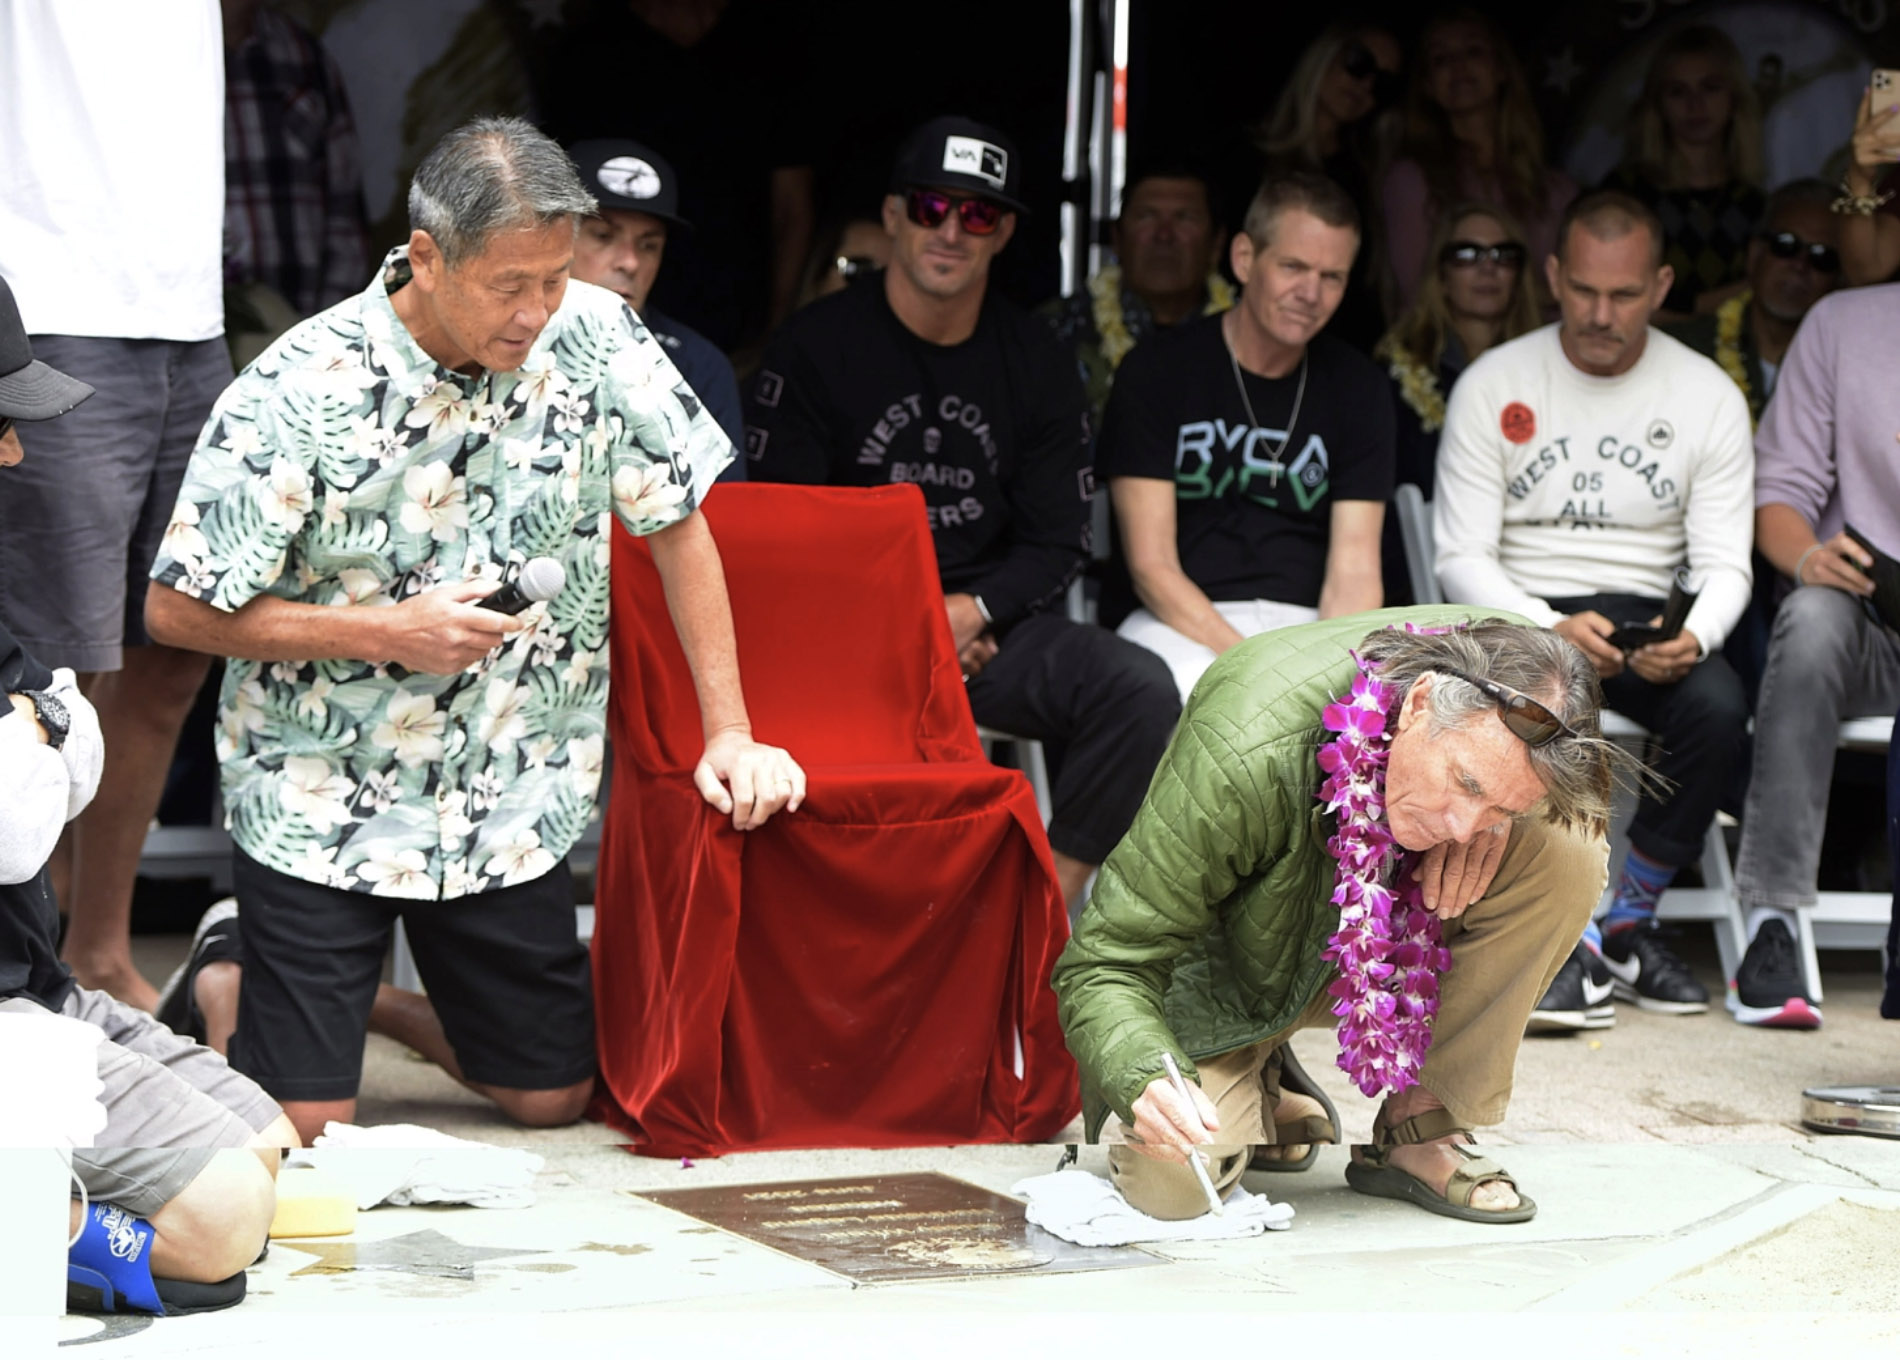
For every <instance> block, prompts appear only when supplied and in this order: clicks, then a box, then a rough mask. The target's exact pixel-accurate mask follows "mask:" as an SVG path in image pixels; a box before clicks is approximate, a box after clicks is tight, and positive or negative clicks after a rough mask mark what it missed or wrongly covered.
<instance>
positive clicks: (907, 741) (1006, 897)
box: [593, 484, 1079, 1157]
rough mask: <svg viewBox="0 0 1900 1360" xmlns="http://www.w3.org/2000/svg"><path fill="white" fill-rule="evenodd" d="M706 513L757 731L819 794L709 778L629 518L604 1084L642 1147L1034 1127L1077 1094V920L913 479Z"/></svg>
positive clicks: (1071, 1108)
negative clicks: (1001, 755) (986, 706)
mask: <svg viewBox="0 0 1900 1360" xmlns="http://www.w3.org/2000/svg"><path fill="white" fill-rule="evenodd" d="M706 517H707V520H708V521H709V523H710V524H711V526H712V529H713V533H714V535H715V537H716V538H717V540H718V544H719V550H720V553H721V555H722V557H723V558H724V561H725V569H726V580H727V584H728V589H729V590H730V593H731V597H732V614H733V623H734V627H735V629H736V631H737V634H738V643H739V663H740V667H741V670H742V672H743V675H744V678H745V691H746V704H747V707H748V709H749V711H750V713H751V717H752V724H753V731H754V734H755V735H756V736H757V737H758V738H759V739H760V740H761V741H767V742H771V743H773V744H775V745H780V746H784V747H786V748H787V749H789V750H790V751H791V752H792V754H793V755H794V756H795V757H796V758H797V759H798V761H799V763H800V764H801V765H802V766H803V767H804V769H805V771H806V774H807V775H808V777H809V781H810V782H809V789H808V793H807V797H806V801H805V805H804V806H803V807H802V808H801V809H800V810H799V811H798V812H797V813H796V814H793V815H789V816H788V815H785V814H781V815H779V816H778V817H775V818H774V819H773V820H772V821H771V822H769V823H768V824H767V825H766V826H765V827H763V828H761V829H760V830H758V831H753V832H750V833H740V832H737V831H734V830H733V829H732V825H731V822H730V819H729V818H727V817H723V816H721V815H720V814H719V813H718V812H716V811H714V810H713V808H712V807H711V806H709V805H708V804H707V803H706V802H705V801H704V799H702V798H701V797H700V795H699V792H698V790H696V789H695V788H694V787H693V782H692V770H693V766H694V764H695V763H696V762H697V761H698V759H699V755H700V752H701V749H702V747H703V738H702V735H701V730H700V719H699V708H698V703H697V701H696V699H695V697H694V692H693V686H692V677H691V674H690V673H689V671H688V669H687V666H686V661H685V658H684V656H683V654H682V653H681V650H680V645H679V641H678V638H677V636H676V635H675V633H674V631H673V624H672V621H671V618H670V617H669V615H668V613H667V610H666V605H665V600H664V598H663V596H662V593H661V588H660V582H659V576H658V573H657V572H656V571H655V569H654V566H653V559H652V555H651V553H650V552H649V550H648V547H647V545H646V544H645V543H644V542H642V541H640V540H638V539H635V538H633V537H632V536H631V535H629V534H627V533H625V532H624V531H622V532H617V533H616V534H615V536H614V544H613V554H614V557H613V573H612V577H613V592H614V600H613V629H612V642H611V646H612V656H613V686H612V700H611V704H610V709H609V726H610V732H611V737H612V750H613V784H612V790H611V796H610V798H609V799H608V811H607V820H606V826H605V828H604V835H603V839H602V844H601V850H600V868H599V880H598V883H597V890H596V905H597V908H598V910H597V915H596V919H595V927H594V945H593V951H594V986H595V1004H596V1007H597V1011H598V1017H599V1019H598V1023H599V1030H600V1063H601V1071H602V1073H603V1075H604V1077H605V1082H606V1088H607V1092H608V1096H609V1100H607V1101H603V1102H597V1105H600V1104H608V1105H610V1106H611V1108H609V1109H606V1110H604V1111H602V1113H604V1114H605V1116H606V1117H607V1118H608V1119H610V1120H612V1121H613V1122H615V1123H617V1124H620V1125H622V1126H623V1127H626V1128H629V1129H631V1130H632V1131H633V1132H634V1133H635V1134H636V1135H637V1136H638V1144H637V1150H638V1151H641V1152H644V1153H649V1154H651V1155H654V1156H667V1157H672V1156H680V1155H703V1154H712V1153H720V1152H727V1151H739V1150H743V1149H750V1148H785V1147H841V1146H842V1147H898V1146H907V1145H916V1144H933V1143H968V1142H1035V1141H1043V1140H1047V1139H1048V1138H1050V1137H1052V1136H1053V1135H1054V1134H1055V1133H1056V1132H1057V1131H1058V1130H1060V1129H1061V1128H1062V1127H1063V1125H1064V1124H1066V1123H1067V1122H1068V1121H1069V1120H1070V1119H1071V1118H1073V1117H1074V1115H1075V1112H1076V1110H1077V1109H1078V1105H1079V1101H1078V1095H1077V1086H1076V1074H1075V1066H1074V1062H1073V1060H1072V1059H1071V1058H1070V1057H1069V1053H1068V1050H1067V1049H1066V1048H1065V1047H1064V1045H1063V1041H1062V1033H1061V1030H1060V1028H1059V1027H1058V1025H1057V1022H1056V1008H1055V996H1054V993H1053V992H1051V991H1050V989H1049V986H1048V978H1049V973H1050V969H1051V967H1052V966H1053V965H1054V963H1055V959H1056V955H1057V954H1058V953H1059V952H1060V951H1061V949H1062V946H1063V944H1064V942H1065V940H1066V937H1067V935H1068V922H1067V916H1066V914H1065V912H1064V910H1063V904H1062V900H1061V891H1060V888H1059V887H1058V886H1057V883H1056V879H1055V870H1054V865H1053V863H1052V861H1051V859H1050V853H1049V845H1048V840H1047V838H1046V837H1045V835H1044V833H1043V829H1042V824H1041V821H1040V819H1039V817H1038V815H1037V811H1036V802H1035V797H1034V795H1033V794H1032V793H1031V791H1030V788H1029V785H1028V783H1027V781H1025V780H1024V778H1023V777H1022V775H1021V774H1019V773H1017V772H1015V771H1011V770H1001V769H998V768H996V767H995V766H993V765H991V764H990V763H989V762H988V761H987V760H986V759H985V758H984V756H983V751H982V747H981V746H980V744H979V743H978V740H977V735H976V727H975V724H974V722H973V721H972V719H971V717H970V708H969V702H968V700H967V699H966V698H965V696H964V693H963V682H962V675H961V672H960V670H959V668H958V665H957V660H956V656H955V653H954V651H953V650H952V642H951V637H950V630H949V626H948V623H947V620H946V619H945V616H944V612H943V604H942V594H941V592H940V590H939V587H938V584H937V568H936V560H935V557H934V556H933V553H932V550H931V544H930V535H929V532H928V530H927V528H926V526H925V521H924V514H923V498H922V497H921V495H919V494H918V492H917V490H916V488H915V487H909V486H894V487H881V488H876V489H872V490H863V489H846V488H813V487H791V486H767V485H746V484H732V485H725V486H721V487H720V488H719V489H718V490H717V491H716V492H715V493H714V494H713V495H712V496H711V497H710V498H709V499H708V501H707V505H706Z"/></svg>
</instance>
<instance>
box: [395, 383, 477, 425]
mask: <svg viewBox="0 0 1900 1360" xmlns="http://www.w3.org/2000/svg"><path fill="white" fill-rule="evenodd" d="M469 414H470V411H469V400H468V398H467V397H465V396H463V395H462V390H461V389H460V388H459V387H457V386H456V385H455V384H454V383H448V382H437V381H436V380H435V379H433V378H431V379H429V380H428V382H427V383H426V384H425V391H424V392H423V394H422V397H421V398H420V399H419V400H418V401H417V402H416V404H415V405H414V406H412V407H411V408H410V409H409V414H408V415H406V416H404V417H403V418H402V423H403V424H405V425H407V426H408V427H409V428H410V429H412V430H413V429H417V428H420V427H422V426H425V425H426V426H428V428H429V438H430V439H431V440H438V439H443V438H446V437H448V436H451V435H453V436H454V437H456V438H458V439H459V438H461V437H462V436H463V435H465V434H467V433H468V422H469Z"/></svg>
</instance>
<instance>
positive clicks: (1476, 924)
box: [1102, 821, 1609, 1219]
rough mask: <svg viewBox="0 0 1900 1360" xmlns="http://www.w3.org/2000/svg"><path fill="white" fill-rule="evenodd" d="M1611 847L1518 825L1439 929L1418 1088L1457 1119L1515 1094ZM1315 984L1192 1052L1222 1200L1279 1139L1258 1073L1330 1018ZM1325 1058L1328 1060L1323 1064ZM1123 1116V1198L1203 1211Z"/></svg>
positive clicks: (1482, 1120) (1180, 1172)
mask: <svg viewBox="0 0 1900 1360" xmlns="http://www.w3.org/2000/svg"><path fill="white" fill-rule="evenodd" d="M1608 865H1609V846H1608V845H1607V844H1605V842H1604V840H1603V838H1602V837H1601V836H1585V835H1583V834H1581V833H1577V832H1566V831H1563V830H1561V829H1559V828H1557V827H1554V826H1551V825H1550V824H1549V823H1547V822H1542V821H1536V822H1522V823H1519V824H1518V826H1517V827H1516V828H1515V829H1514V830H1513V832H1512V834H1511V843H1510V845H1509V846H1508V847H1507V848H1506V850H1505V852H1504V859H1503V862H1502V863H1500V864H1499V865H1498V872H1497V877H1496V878H1494V879H1493V880H1492V882H1491V890H1490V891H1489V892H1488V893H1486V894H1485V896H1484V897H1483V898H1482V899H1480V900H1479V901H1478V902H1476V903H1475V904H1473V905H1472V907H1471V908H1470V909H1469V910H1467V911H1466V912H1465V914H1464V915H1463V916H1461V917H1459V918H1458V919H1457V920H1455V921H1449V922H1447V923H1446V925H1445V943H1446V944H1447V945H1448V946H1449V947H1450V949H1451V959H1452V966H1451V968H1450V970H1449V971H1447V972H1446V973H1445V975H1444V976H1443V977H1442V978H1441V979H1440V980H1439V989H1440V990H1439V1001H1438V1015H1437V1018H1436V1019H1434V1020H1433V1022H1432V1046H1431V1050H1430V1051H1429V1052H1428V1053H1427V1054H1426V1055H1425V1065H1424V1068H1423V1070H1422V1071H1421V1072H1420V1074H1419V1084H1420V1085H1422V1086H1423V1087H1424V1088H1425V1089H1426V1090H1427V1091H1430V1092H1431V1093H1432V1094H1433V1095H1435V1096H1437V1097H1438V1099H1439V1100H1441V1101H1443V1102H1444V1104H1445V1108H1446V1109H1448V1110H1449V1111H1451V1113H1452V1114H1453V1115H1455V1116H1456V1117H1457V1119H1458V1121H1459V1123H1461V1124H1464V1125H1467V1126H1476V1125H1480V1124H1496V1123H1498V1122H1500V1121H1501V1120H1502V1119H1503V1118H1504V1112H1505V1108H1506V1107H1507V1106H1508V1105H1509V1104H1510V1100H1511V1082H1512V1077H1513V1074H1514V1072H1515V1069H1516V1066H1517V1046H1518V1042H1519V1041H1520V1040H1521V1039H1522V1038H1523V1037H1524V1026H1525V1024H1526V1022H1528V1021H1529V1019H1530V1015H1531V1009H1532V1008H1533V1007H1534V1006H1536V1005H1537V1001H1538V998H1540V997H1541V996H1543V994H1544V993H1545V991H1547V990H1548V989H1549V987H1550V984H1551V980H1552V979H1553V978H1555V977H1556V976H1557V970H1558V969H1559V968H1561V967H1562V966H1563V963H1564V960H1565V959H1566V958H1568V957H1569V955H1570V951H1571V949H1572V948H1573V947H1574V946H1575V945H1576V943H1577V937H1578V936H1579V935H1581V934H1582V932H1583V926H1584V923H1585V922H1586V921H1587V920H1589V918H1590V913H1591V911H1592V910H1593V909H1594V908H1595V906H1596V904H1597V901H1598V899H1599V898H1601V897H1602V895H1603V883H1604V878H1605V875H1606V874H1607V872H1608ZM1331 1007H1332V998H1331V997H1329V996H1327V995H1326V994H1325V993H1324V992H1323V991H1322V992H1321V993H1320V995H1319V996H1318V997H1316V998H1315V999H1314V1001H1313V1003H1312V1004H1311V1005H1309V1006H1308V1007H1307V1008H1306V1010H1305V1011H1304V1012H1303V1013H1302V1014H1301V1015H1300V1018H1299V1019H1298V1020H1296V1021H1295V1022H1294V1023H1293V1024H1292V1025H1291V1026H1289V1027H1288V1028H1287V1029H1285V1030H1282V1031H1281V1032H1280V1033H1278V1034H1273V1035H1269V1036H1268V1037H1267V1038H1265V1039H1263V1040H1261V1041H1260V1042H1259V1043H1256V1044H1249V1045H1248V1046H1247V1047H1245V1048H1240V1049H1235V1050H1234V1051H1233V1052H1231V1053H1223V1054H1221V1055H1220V1056H1218V1057H1214V1058H1197V1059H1195V1064H1194V1065H1195V1066H1196V1067H1197V1068H1198V1069H1199V1070H1200V1079H1201V1088H1202V1089H1203V1090H1204V1091H1206V1093H1207V1095H1208V1098H1209V1099H1210V1100H1212V1101H1213V1102H1214V1108H1215V1109H1216V1110H1217V1111H1218V1112H1219V1115H1220V1125H1221V1133H1222V1135H1223V1137H1230V1138H1232V1140H1233V1141H1232V1142H1220V1143H1214V1144H1210V1145H1208V1146H1207V1147H1206V1149H1205V1151H1206V1152H1207V1154H1208V1160H1209V1162H1210V1166H1209V1172H1210V1174H1211V1176H1212V1178H1213V1181H1214V1186H1215V1189H1216V1190H1217V1191H1218V1192H1219V1193H1220V1194H1221V1195H1222V1196H1225V1195H1226V1193H1227V1191H1228V1189H1229V1188H1230V1187H1231V1186H1232V1185H1233V1184H1234V1182H1236V1181H1238V1180H1239V1179H1240V1176H1241V1173H1242V1172H1243V1171H1245V1170H1246V1169H1247V1159H1248V1157H1249V1156H1250V1155H1251V1153H1252V1150H1253V1147H1254V1146H1255V1145H1256V1144H1262V1143H1272V1142H1276V1141H1278V1140H1277V1139H1276V1138H1275V1137H1274V1129H1273V1108H1272V1105H1273V1101H1272V1100H1271V1099H1270V1098H1269V1096H1270V1093H1269V1092H1268V1091H1267V1089H1266V1083H1265V1081H1264V1080H1263V1077H1262V1069H1263V1068H1264V1067H1265V1065H1266V1062H1267V1059H1268V1058H1269V1057H1270V1056H1271V1055H1272V1053H1273V1051H1274V1050H1275V1049H1276V1048H1278V1047H1279V1046H1280V1045H1281V1044H1283V1043H1285V1042H1286V1041H1287V1039H1288V1038H1289V1037H1291V1035H1292V1034H1293V1033H1294V1032H1295V1031H1296V1030H1301V1029H1327V1030H1330V1029H1332V1028H1333V1027H1334V1026H1336V1025H1337V1023H1338V1022H1337V1020H1335V1019H1334V1017H1333V1015H1332V1011H1331ZM1330 1058H1331V1054H1330V1053H1329V1054H1328V1055H1327V1057H1326V1059H1324V1060H1326V1061H1330ZM1124 1136H1125V1131H1124V1129H1123V1126H1122V1124H1121V1122H1120V1120H1119V1119H1117V1118H1116V1117H1115V1116H1114V1115H1110V1116H1109V1120H1108V1124H1107V1125H1106V1127H1104V1129H1103V1131H1102V1141H1103V1142H1108V1143H1115V1144H1117V1146H1112V1147H1110V1148H1109V1151H1108V1166H1109V1176H1110V1178H1111V1179H1112V1180H1113V1181H1114V1183H1115V1185H1116V1188H1117V1189H1119V1190H1120V1191H1121V1192H1122V1194H1123V1196H1125V1197H1126V1198H1127V1200H1128V1202H1129V1203H1130V1204H1132V1205H1133V1206H1134V1207H1135V1208H1137V1209H1139V1210H1141V1212H1143V1213H1145V1214H1148V1215H1151V1216H1152V1217H1154V1218H1160V1219H1182V1218H1193V1217H1195V1216H1196V1215H1199V1214H1203V1213H1205V1212H1207V1197H1206V1196H1205V1195H1204V1194H1203V1193H1202V1192H1201V1187H1200V1182H1199V1181H1197V1180H1196V1179H1195V1176H1194V1172H1193V1169H1192V1168H1190V1167H1188V1166H1186V1165H1184V1164H1177V1163H1173V1162H1158V1161H1156V1160H1154V1159H1153V1158H1151V1157H1145V1156H1143V1155H1142V1154H1140V1153H1139V1152H1136V1151H1134V1150H1133V1149H1132V1148H1130V1147H1128V1146H1127V1145H1126V1143H1125V1142H1124V1141H1123V1140H1124Z"/></svg>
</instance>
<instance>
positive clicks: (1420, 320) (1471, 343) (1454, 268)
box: [1372, 203, 1540, 604]
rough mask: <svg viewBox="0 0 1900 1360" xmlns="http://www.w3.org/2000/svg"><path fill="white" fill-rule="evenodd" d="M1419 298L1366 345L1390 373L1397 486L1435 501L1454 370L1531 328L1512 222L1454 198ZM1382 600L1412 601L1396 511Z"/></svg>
mask: <svg viewBox="0 0 1900 1360" xmlns="http://www.w3.org/2000/svg"><path fill="white" fill-rule="evenodd" d="M1429 254H1430V258H1431V259H1433V260H1435V261H1437V264H1436V266H1435V267H1434V268H1433V269H1432V271H1431V272H1430V273H1428V274H1427V275H1426V276H1425V281H1424V283H1422V284H1421V285H1420V287H1419V290H1418V299H1417V301H1415V302H1413V304H1412V306H1411V308H1410V309H1409V310H1408V311H1407V312H1406V313H1405V315H1404V316H1402V317H1400V318H1399V319H1398V321H1397V323H1396V324H1395V325H1394V326H1393V327H1392V329H1391V330H1389V331H1387V332H1386V333H1385V335H1384V337H1383V338H1382V339H1381V340H1380V341H1379V344H1378V347H1377V348H1376V349H1374V350H1373V353H1372V357H1373V358H1374V359H1376V360H1377V361H1378V362H1379V363H1380V364H1381V365H1382V366H1383V367H1384V368H1385V371H1386V374H1387V376H1388V377H1389V378H1390V379H1391V380H1392V407H1393V415H1394V422H1393V425H1394V434H1395V436H1396V437H1395V441H1394V447H1395V452H1396V454H1397V458H1396V462H1395V473H1396V475H1395V477H1394V484H1395V485H1403V484H1404V483H1406V482H1412V483H1415V484H1416V485H1417V486H1418V488H1419V490H1420V491H1422V492H1424V493H1425V499H1426V500H1428V501H1429V500H1430V499H1431V498H1432V491H1433V486H1434V482H1435V480H1436V478H1435V470H1436V466H1437V462H1438V435H1439V431H1440V430H1441V429H1442V428H1443V427H1444V424H1445V401H1446V399H1447V398H1449V397H1450V396H1451V387H1452V384H1453V383H1455V382H1456V381H1457V380H1458V375H1459V374H1460V373H1463V372H1464V371H1465V368H1466V367H1467V366H1468V365H1469V364H1470V363H1471V362H1472V361H1473V360H1474V359H1476V358H1477V357H1478V356H1479V355H1480V354H1483V353H1484V352H1485V351H1486V350H1487V349H1490V348H1491V347H1492V346H1493V345H1501V344H1503V343H1504V342H1505V341H1506V340H1515V339H1517V337H1518V336H1520V335H1523V334H1526V333H1527V332H1529V331H1533V330H1535V329H1537V326H1538V323H1539V319H1540V318H1539V316H1538V310H1537V298H1536V294H1535V292H1534V291H1533V289H1532V288H1531V285H1530V280H1529V279H1527V278H1526V277H1525V274H1526V271H1527V270H1530V269H1531V268H1532V267H1533V266H1532V262H1531V261H1530V259H1529V252H1528V251H1527V250H1526V248H1525V245H1524V232H1523V229H1522V228H1521V227H1520V226H1518V224H1517V219H1516V218H1514V217H1512V216H1511V214H1510V213H1508V212H1506V211H1505V210H1504V209H1503V208H1499V207H1495V206H1493V205H1491V204H1488V203H1461V204H1459V205H1457V206H1456V207H1454V208H1452V210H1451V211H1450V212H1448V213H1446V214H1445V215H1444V217H1442V218H1440V219H1439V225H1438V229H1437V230H1436V231H1434V232H1433V233H1432V240H1431V248H1430V252H1429ZM1380 560H1381V564H1382V570H1383V574H1384V577H1385V598H1386V600H1387V601H1388V602H1389V603H1393V604H1404V603H1407V602H1410V601H1411V600H1412V598H1413V592H1412V582H1411V577H1410V574H1409V573H1408V572H1407V570H1406V561H1405V545H1404V543H1403V542H1402V541H1401V540H1400V537H1399V523H1398V516H1397V514H1396V513H1390V514H1387V515H1386V517H1385V529H1384V542H1383V547H1382V550H1381V553H1380Z"/></svg>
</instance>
